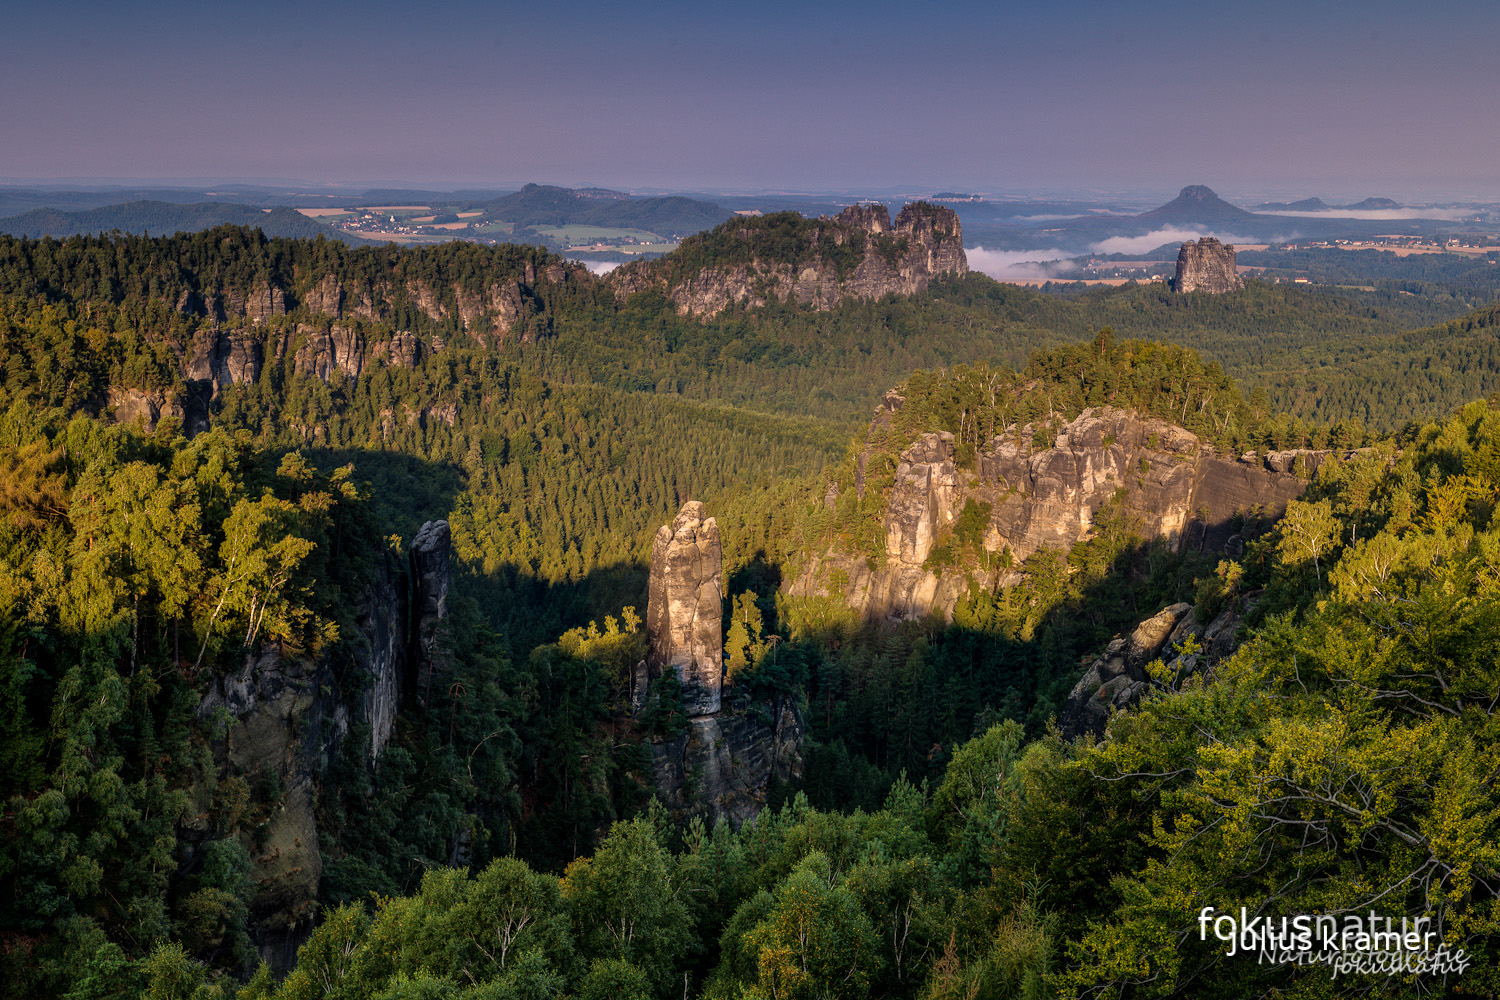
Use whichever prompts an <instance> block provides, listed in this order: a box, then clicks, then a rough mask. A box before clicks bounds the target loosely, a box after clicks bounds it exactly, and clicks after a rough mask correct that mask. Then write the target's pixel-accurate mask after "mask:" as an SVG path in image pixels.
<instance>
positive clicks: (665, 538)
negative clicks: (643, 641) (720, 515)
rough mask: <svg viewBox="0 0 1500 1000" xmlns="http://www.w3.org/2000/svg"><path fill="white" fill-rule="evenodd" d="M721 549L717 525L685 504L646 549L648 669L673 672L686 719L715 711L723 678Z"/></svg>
mask: <svg viewBox="0 0 1500 1000" xmlns="http://www.w3.org/2000/svg"><path fill="white" fill-rule="evenodd" d="M723 563H724V557H723V550H722V549H721V548H720V545H719V525H718V522H717V521H715V520H714V519H713V518H711V517H705V516H704V511H703V505H702V504H701V503H699V502H698V501H696V500H689V501H688V502H687V503H685V504H683V505H682V510H681V511H679V512H678V514H677V517H676V518H675V519H674V520H673V521H672V523H671V524H664V525H662V527H661V529H660V530H659V531H657V533H656V539H655V541H654V542H653V543H652V547H651V577H650V584H649V587H650V590H649V599H648V603H647V605H646V636H647V639H648V641H649V643H650V652H649V653H648V655H647V664H648V666H649V667H650V668H651V670H652V672H653V674H655V673H659V672H661V671H663V670H668V669H671V670H675V671H677V676H678V678H679V679H680V680H681V681H682V704H683V708H684V709H686V711H687V714H688V715H690V716H699V715H712V714H714V713H715V712H717V711H718V710H719V706H720V691H721V688H722V685H723V676H724V634H723V620H722V617H723V605H722V602H721V593H722V591H723V587H724V582H723V572H724V569H723Z"/></svg>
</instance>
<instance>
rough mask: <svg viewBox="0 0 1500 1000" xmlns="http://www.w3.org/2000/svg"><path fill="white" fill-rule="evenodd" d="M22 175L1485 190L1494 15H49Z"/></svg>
mask: <svg viewBox="0 0 1500 1000" xmlns="http://www.w3.org/2000/svg"><path fill="white" fill-rule="evenodd" d="M0 25H3V27H0V178H4V179H8V180H12V181H15V180H19V179H28V180H35V179H66V178H104V177H108V178H120V179H127V178H135V179H148V180H149V179H162V178H238V179H255V178H263V179H288V180H300V181H307V182H347V183H371V184H375V183H390V182H405V183H412V184H425V185H432V186H443V185H450V186H451V185H469V184H515V183H520V182H524V181H527V180H537V181H541V182H550V183H561V184H575V185H579V184H605V185H610V186H616V187H631V186H636V187H657V188H697V189H724V188H779V187H784V188H797V189H830V188H854V187H861V186H863V187H876V186H893V185H901V184H914V185H922V186H929V187H932V186H947V187H957V188H964V189H978V190H996V189H1023V188H1052V189H1060V188H1064V187H1081V188H1086V187H1090V186H1095V187H1099V188H1101V189H1109V190H1119V189H1125V188H1135V189H1152V190H1161V191H1163V192H1173V191H1175V190H1176V188H1177V187H1179V186H1181V185H1182V184H1185V183H1194V182H1197V183H1206V184H1210V185H1212V186H1214V187H1215V188H1217V189H1220V190H1240V191H1262V190H1263V191H1266V192H1268V193H1269V192H1272V191H1286V192H1289V193H1296V192H1306V193H1318V194H1322V195H1325V196H1326V195H1338V194H1340V193H1343V192H1348V193H1349V194H1357V195H1359V196H1360V197H1363V196H1364V195H1366V194H1370V193H1378V194H1382V195H1387V196H1392V197H1403V196H1406V197H1428V198H1431V197H1441V196H1455V197H1456V196H1468V197H1475V196H1478V197H1486V196H1493V195H1494V194H1495V191H1496V189H1497V188H1500V184H1497V183H1496V181H1497V179H1500V177H1497V174H1500V172H1497V169H1496V167H1495V164H1496V163H1497V162H1500V156H1497V154H1500V128H1497V127H1496V125H1497V124H1500V123H1497V121H1496V118H1497V114H1500V113H1497V110H1496V109H1497V108H1500V101H1497V93H1496V92H1497V89H1500V80H1497V74H1496V73H1495V71H1494V68H1493V51H1492V50H1493V44H1494V39H1495V38H1496V36H1497V32H1496V29H1497V28H1500V11H1497V10H1496V7H1495V5H1492V4H1482V3H1443V4H1421V5H1413V4H1405V3H1388V2H1363V3H1346V2H1339V3H1317V2H1308V0H1303V2H1299V3H1259V4H1254V5H1251V4H1244V5H1235V6H1233V7H1226V6H1225V5H1219V4H1210V3H1202V2H1200V3H1192V4H1188V3H1151V4H1146V3H1125V2H1113V3H1077V2H1075V3H1052V4H1039V3H1028V4H1025V5H1012V4H1005V3H994V4H983V5H980V4H947V5H936V6H927V7H923V8H917V7H916V6H915V5H912V4H907V3H902V4H894V3H859V4H852V3H850V4H844V3H837V4H831V3H829V4H815V3H769V4H766V3H758V4H755V5H753V6H752V5H749V4H733V5H730V4H715V3H709V2H695V3H609V4H605V3H559V4H540V3H535V2H531V3H526V4H482V3H466V4H463V3H448V4H439V5H437V6H435V7H426V6H420V5H417V4H413V3H399V4H398V3H381V2H375V3H359V4H354V3H330V4H317V3H307V2H304V3H295V4H294V3H258V4H255V5H253V6H251V5H244V6H240V5H235V6H226V5H215V4H211V3H195V4H187V3H150V4H140V3H120V2H116V3H67V2H62V3H56V4H51V5H42V4H28V5H27V9H24V10H19V11H15V12H13V13H10V14H8V15H6V16H5V17H4V19H3V21H0Z"/></svg>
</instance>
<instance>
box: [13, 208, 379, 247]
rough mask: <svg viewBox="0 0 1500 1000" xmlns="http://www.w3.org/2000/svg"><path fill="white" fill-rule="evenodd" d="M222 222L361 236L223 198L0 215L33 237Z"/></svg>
mask: <svg viewBox="0 0 1500 1000" xmlns="http://www.w3.org/2000/svg"><path fill="white" fill-rule="evenodd" d="M224 225H231V226H253V227H254V228H257V229H259V230H261V231H262V232H264V233H265V234H266V235H267V236H289V237H306V238H313V237H317V236H326V237H329V238H334V239H343V240H345V241H346V242H351V243H356V242H357V243H363V242H365V241H364V240H358V239H356V238H353V237H348V236H345V235H344V234H342V233H337V232H335V231H334V230H332V229H330V228H328V227H327V226H324V225H320V224H319V223H317V222H314V221H313V220H311V219H309V218H307V217H306V216H304V215H303V214H301V213H300V212H298V211H297V210H296V209H292V208H286V207H280V208H273V209H270V210H269V211H267V210H265V209H261V208H255V207H253V206H251V205H233V204H227V203H222V202H198V203H196V204H189V205H182V204H174V203H172V202H166V201H131V202H126V203H125V204H122V205H105V206H102V207H99V208H90V209H85V210H82V211H77V212H63V211H59V210H57V209H53V208H39V209H35V210H33V211H30V212H25V213H23V214H21V215H13V216H11V217H9V218H5V219H0V232H4V233H9V234H11V235H12V236H33V237H36V236H74V235H78V234H86V233H108V232H113V231H114V230H116V229H118V230H120V231H121V232H127V233H142V232H145V233H150V234H151V235H153V236H157V235H170V234H172V233H195V232H198V231H200V230H203V229H212V228H213V227H214V226H224Z"/></svg>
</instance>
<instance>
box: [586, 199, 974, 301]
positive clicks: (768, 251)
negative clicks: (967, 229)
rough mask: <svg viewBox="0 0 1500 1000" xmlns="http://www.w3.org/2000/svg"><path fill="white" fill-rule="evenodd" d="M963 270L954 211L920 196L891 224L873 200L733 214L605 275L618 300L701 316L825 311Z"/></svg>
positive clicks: (904, 291) (918, 287)
mask: <svg viewBox="0 0 1500 1000" xmlns="http://www.w3.org/2000/svg"><path fill="white" fill-rule="evenodd" d="M968 273H969V259H968V256H967V255H966V254H965V253H964V244H963V227H962V225H961V224H960V223H959V219H958V215H957V213H955V212H954V211H953V210H952V209H951V208H945V207H943V206H941V205H933V204H930V203H928V202H920V201H919V202H914V203H912V204H910V205H907V206H906V207H905V208H903V209H901V211H900V212H899V213H897V215H896V220H895V221H894V222H892V221H891V216H890V212H889V211H888V210H887V209H886V207H885V206H884V205H879V204H857V205H850V206H849V207H848V208H846V209H844V210H843V211H842V212H840V213H839V214H838V215H835V216H832V217H829V216H822V217H821V218H817V219H803V218H802V217H800V216H798V215H797V214H796V213H792V212H783V213H777V214H775V215H771V216H766V217H764V218H762V219H738V220H732V221H730V222H726V223H724V224H723V225H721V226H719V227H717V228H716V229H713V230H711V231H709V232H707V233H702V234H700V235H698V236H695V237H692V238H691V239H689V240H686V241H684V243H683V246H682V248H681V249H680V250H678V251H677V252H676V253H673V254H669V255H667V256H666V257H663V258H661V259H659V260H655V261H642V262H640V263H637V264H629V265H626V266H625V267H621V268H618V269H617V270H616V271H615V272H614V273H613V274H611V275H610V277H609V279H607V280H608V281H609V282H610V283H611V284H612V285H613V286H614V288H615V291H616V293H617V294H618V295H620V296H621V297H622V298H624V297H629V296H630V295H632V294H634V293H636V292H641V291H646V290H649V289H655V290H658V291H661V292H663V293H665V294H666V296H667V297H668V298H670V299H671V300H672V302H673V303H674V304H675V305H676V307H677V312H678V313H679V314H680V315H684V316H689V315H691V316H698V317H700V318H703V319H708V318H711V317H713V316H716V315H718V314H719V313H720V312H722V311H723V310H725V309H726V308H728V307H729V306H731V305H735V304H739V305H745V306H749V307H752V308H754V307H759V306H763V305H765V304H766V303H767V302H768V301H770V300H771V299H773V298H775V299H783V300H788V301H792V302H796V303H798V304H800V305H809V306H812V307H813V308H814V309H817V310H827V309H832V308H834V307H835V306H837V305H838V304H839V303H841V302H844V301H846V300H848V299H878V298H881V297H883V296H885V295H889V294H897V295H916V294H919V293H921V292H924V291H926V290H927V288H928V286H929V285H930V284H931V283H932V281H933V280H934V279H936V278H939V277H942V276H948V275H951V276H954V277H962V276H963V275H965V274H968Z"/></svg>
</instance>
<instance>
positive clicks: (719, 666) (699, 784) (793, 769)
mask: <svg viewBox="0 0 1500 1000" xmlns="http://www.w3.org/2000/svg"><path fill="white" fill-rule="evenodd" d="M722 587H723V552H722V550H721V548H720V542H719V528H718V524H717V522H715V520H714V519H713V518H711V517H706V516H705V512H704V509H703V505H702V504H701V503H699V502H697V501H696V500H689V501H688V502H687V503H685V504H683V505H682V510H681V511H679V512H678V514H677V517H676V518H674V519H673V521H672V523H671V524H666V525H663V526H662V527H661V530H659V531H658V532H657V534H656V539H655V541H654V543H653V546H652V552H651V578H650V582H649V589H650V593H649V599H648V603H647V606H646V640H647V654H646V659H645V661H643V662H642V663H641V664H639V666H638V667H637V668H636V672H635V675H634V677H633V678H632V686H633V691H632V701H633V702H634V704H635V707H636V708H637V709H639V708H640V707H641V704H642V701H643V700H644V697H645V693H646V685H647V684H648V683H649V681H650V680H651V679H652V678H654V677H659V676H661V675H662V674H663V673H664V672H665V671H667V670H673V671H675V672H676V675H677V678H678V680H679V681H680V682H681V688H682V707H683V711H684V713H685V714H686V715H687V716H688V719H687V731H686V732H684V733H682V734H681V735H679V736H676V737H674V738H671V739H659V740H656V741H654V742H653V743H652V744H651V754H652V762H653V771H654V784H655V786H656V793H657V795H658V797H660V798H661V800H662V801H663V802H664V803H665V804H666V805H667V808H668V809H669V810H670V811H671V813H672V815H673V816H675V817H676V818H677V819H678V820H682V821H686V820H687V819H688V818H689V817H691V816H695V815H696V816H704V817H705V818H707V819H708V820H709V821H710V822H713V821H715V820H718V819H721V818H722V819H727V820H729V821H730V822H731V823H734V824H735V825H739V824H740V823H743V822H744V821H745V820H747V819H750V818H751V817H753V816H754V815H755V814H756V813H757V812H759V811H760V809H761V807H762V806H763V805H764V804H765V801H766V796H767V795H768V794H769V792H770V790H771V788H772V787H773V786H774V785H775V784H776V783H777V782H784V781H790V780H792V779H793V778H795V777H798V776H800V774H801V768H802V758H801V747H802V739H803V736H804V732H805V727H804V725H803V722H802V716H801V714H800V713H799V712H798V710H797V705H796V702H795V701H794V700H793V699H791V698H789V697H778V698H773V699H770V700H768V701H761V702H752V701H749V700H748V699H746V698H744V697H741V698H740V699H738V703H737V704H735V705H733V706H732V707H731V706H726V705H725V704H724V699H723V692H722V689H723V671H724V644H723V624H722V618H721V613H722V608H723V605H722V601H721V599H720V593H721V590H722Z"/></svg>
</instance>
